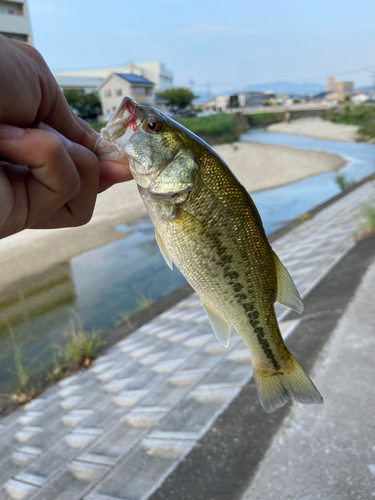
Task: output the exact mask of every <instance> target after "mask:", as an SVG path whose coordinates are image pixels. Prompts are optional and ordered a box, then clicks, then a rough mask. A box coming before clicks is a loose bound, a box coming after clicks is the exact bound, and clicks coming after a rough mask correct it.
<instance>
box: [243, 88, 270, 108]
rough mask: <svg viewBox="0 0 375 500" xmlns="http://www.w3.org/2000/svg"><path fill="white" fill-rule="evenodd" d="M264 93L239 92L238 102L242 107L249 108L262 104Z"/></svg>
mask: <svg viewBox="0 0 375 500" xmlns="http://www.w3.org/2000/svg"><path fill="white" fill-rule="evenodd" d="M263 99H264V95H263V92H252V91H249V92H239V93H238V104H239V105H240V106H241V107H242V108H251V107H252V106H262V105H263Z"/></svg>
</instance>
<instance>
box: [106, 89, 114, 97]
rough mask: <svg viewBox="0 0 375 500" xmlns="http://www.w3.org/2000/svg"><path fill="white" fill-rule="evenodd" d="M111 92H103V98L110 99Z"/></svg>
mask: <svg viewBox="0 0 375 500" xmlns="http://www.w3.org/2000/svg"><path fill="white" fill-rule="evenodd" d="M111 95H112V92H111V91H110V90H105V91H104V97H111Z"/></svg>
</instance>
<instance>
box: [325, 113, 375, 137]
mask: <svg viewBox="0 0 375 500" xmlns="http://www.w3.org/2000/svg"><path fill="white" fill-rule="evenodd" d="M322 118H323V119H324V120H329V121H332V122H334V123H343V124H347V125H357V126H358V127H359V129H358V133H359V134H360V136H361V137H362V139H363V140H370V139H374V138H375V106H350V105H349V104H348V105H347V106H345V107H337V108H333V109H327V110H326V111H325V112H324V113H323V116H322Z"/></svg>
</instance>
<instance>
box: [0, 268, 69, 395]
mask: <svg viewBox="0 0 375 500" xmlns="http://www.w3.org/2000/svg"><path fill="white" fill-rule="evenodd" d="M76 298H77V296H76V291H75V287H74V279H73V275H72V268H71V265H70V263H69V262H66V263H63V264H59V265H58V266H55V267H54V268H52V269H50V270H48V271H47V272H45V273H43V274H41V275H40V276H38V278H37V280H35V279H27V280H25V281H22V282H20V283H18V284H16V285H14V286H13V287H12V288H11V290H7V291H5V292H3V293H2V294H0V367H1V369H0V393H3V392H7V390H8V389H9V388H10V387H13V388H14V386H15V384H16V379H15V374H14V372H15V369H16V367H15V364H14V359H13V345H12V341H11V338H10V332H9V325H10V327H11V328H12V330H13V333H14V336H15V339H16V342H17V345H18V346H21V348H22V353H23V356H22V359H23V362H24V363H25V365H26V366H27V367H28V371H29V373H30V374H33V373H35V372H37V371H39V370H40V369H41V368H42V367H43V366H44V365H45V364H49V363H50V362H51V359H52V356H53V350H54V347H53V346H58V345H62V344H63V343H64V333H66V330H67V329H68V327H69V321H70V320H71V310H72V308H73V307H74V305H75V302H76Z"/></svg>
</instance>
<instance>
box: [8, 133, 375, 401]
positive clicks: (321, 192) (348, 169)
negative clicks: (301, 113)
mask: <svg viewBox="0 0 375 500" xmlns="http://www.w3.org/2000/svg"><path fill="white" fill-rule="evenodd" d="M242 140H243V141H253V142H262V143H268V144H280V145H284V146H290V147H294V148H301V149H312V150H318V151H328V152H332V153H337V154H339V155H340V156H342V157H344V159H346V160H347V162H348V163H347V165H346V166H345V167H343V169H342V170H341V172H343V173H345V174H346V175H347V177H348V178H351V179H353V180H357V181H358V180H360V179H362V178H364V177H366V176H367V175H369V174H371V173H372V172H374V167H375V145H371V144H361V143H356V144H351V143H339V142H331V141H322V140H315V139H309V138H306V137H299V136H293V135H286V134H275V133H268V132H266V131H265V130H254V131H250V132H248V133H246V134H244V135H243V136H242ZM334 178H335V173H324V174H319V175H316V176H313V177H310V178H308V179H304V180H301V181H298V182H295V183H292V184H288V185H286V186H282V187H279V188H275V189H270V190H267V191H263V192H259V193H255V194H253V195H252V197H253V199H254V201H255V203H256V205H257V207H258V210H259V212H260V214H261V217H262V219H263V223H264V227H265V230H266V232H267V234H270V233H271V232H273V231H275V230H276V229H278V228H279V227H280V226H281V225H282V224H283V223H286V222H287V221H288V220H290V219H292V218H295V217H298V216H299V215H300V214H301V213H303V212H306V211H308V210H310V209H311V208H313V207H314V206H316V205H319V204H320V203H322V202H324V201H326V200H327V199H329V198H331V197H332V196H334V195H336V194H337V193H339V188H338V186H337V185H336V183H335V182H334ZM116 229H117V230H118V231H119V232H123V233H124V238H122V239H120V240H118V241H115V242H113V243H110V244H108V245H104V246H102V247H100V248H96V249H94V250H91V251H89V252H85V253H84V254H82V255H80V256H77V257H75V258H73V259H71V261H69V262H66V263H63V264H60V265H58V266H55V267H54V268H52V269H51V270H49V271H48V272H47V273H43V275H41V276H36V277H35V278H33V279H32V280H28V281H27V282H24V283H20V284H16V285H15V287H14V288H13V291H12V293H11V294H9V295H8V296H5V297H4V296H2V297H0V394H1V393H8V392H11V391H12V390H13V389H14V388H15V387H16V386H17V377H16V375H15V363H14V344H13V343H12V338H11V336H10V333H9V327H8V325H9V323H10V325H11V327H12V330H13V333H14V339H15V341H16V344H17V346H18V347H19V348H21V357H22V362H23V364H24V365H25V367H26V368H27V370H28V373H29V374H30V375H32V374H33V373H36V372H38V371H40V370H42V369H44V368H45V367H47V366H48V365H50V364H51V362H52V360H53V358H54V357H58V353H59V348H61V347H62V346H63V345H64V344H65V343H66V342H67V340H69V338H70V335H71V333H72V332H73V331H78V330H82V329H83V330H84V331H92V330H93V329H95V330H102V331H103V330H106V329H108V328H111V327H113V326H114V325H116V323H118V322H119V321H121V320H123V319H125V318H127V317H129V316H130V315H131V314H134V313H135V312H136V311H138V310H139V309H142V308H143V307H145V306H146V305H148V304H149V303H151V302H152V301H156V300H158V299H160V298H162V297H164V296H165V295H167V294H168V293H170V292H172V291H173V290H176V289H178V288H179V287H181V286H182V285H183V284H185V283H186V281H185V279H184V278H183V276H182V275H181V274H180V273H179V272H178V271H177V270H174V271H171V270H170V269H169V267H168V266H167V265H166V264H165V262H164V259H163V257H162V256H161V255H160V252H159V249H158V247H157V244H156V242H155V238H154V231H153V227H152V224H151V222H150V220H149V219H143V220H140V221H137V222H134V223H133V224H128V225H122V226H118V227H116Z"/></svg>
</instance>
